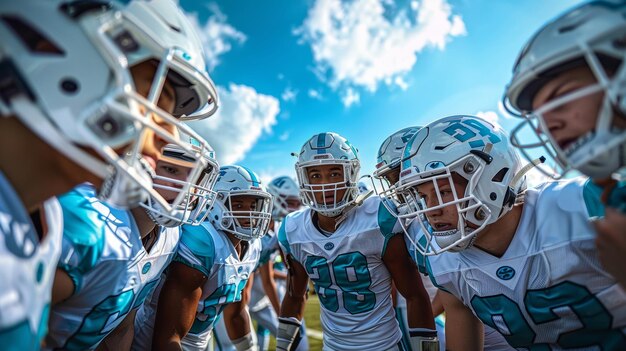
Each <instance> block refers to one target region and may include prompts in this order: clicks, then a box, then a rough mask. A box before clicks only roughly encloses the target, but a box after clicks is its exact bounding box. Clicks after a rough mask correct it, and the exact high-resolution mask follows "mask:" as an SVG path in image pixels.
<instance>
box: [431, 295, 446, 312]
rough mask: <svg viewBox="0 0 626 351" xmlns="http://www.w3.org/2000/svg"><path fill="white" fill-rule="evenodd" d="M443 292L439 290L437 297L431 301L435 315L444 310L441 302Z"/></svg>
mask: <svg viewBox="0 0 626 351" xmlns="http://www.w3.org/2000/svg"><path fill="white" fill-rule="evenodd" d="M441 294H443V291H441V290H437V293H436V294H435V298H434V299H433V301H431V303H430V304H431V305H432V307H433V316H435V317H436V316H438V315H440V314H442V313H443V312H444V310H443V304H442V303H441Z"/></svg>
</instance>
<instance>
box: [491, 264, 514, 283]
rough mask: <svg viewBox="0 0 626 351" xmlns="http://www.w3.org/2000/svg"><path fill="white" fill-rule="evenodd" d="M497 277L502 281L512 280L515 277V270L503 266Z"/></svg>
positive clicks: (497, 272) (499, 269)
mask: <svg viewBox="0 0 626 351" xmlns="http://www.w3.org/2000/svg"><path fill="white" fill-rule="evenodd" d="M496 275H497V276H498V278H500V279H502V280H511V279H512V278H513V277H514V276H515V270H514V269H513V268H512V267H509V266H502V267H500V268H498V270H497V271H496Z"/></svg>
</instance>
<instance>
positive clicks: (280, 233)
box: [278, 217, 291, 256]
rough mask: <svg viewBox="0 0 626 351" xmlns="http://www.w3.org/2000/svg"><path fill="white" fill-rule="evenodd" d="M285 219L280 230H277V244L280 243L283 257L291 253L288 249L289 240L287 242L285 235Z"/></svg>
mask: <svg viewBox="0 0 626 351" xmlns="http://www.w3.org/2000/svg"><path fill="white" fill-rule="evenodd" d="M287 218H288V217H285V219H284V220H283V223H282V225H281V226H280V229H279V230H278V242H280V246H282V247H283V251H284V254H285V256H286V255H288V254H290V253H291V248H290V247H289V240H287V233H285V226H286V225H287Z"/></svg>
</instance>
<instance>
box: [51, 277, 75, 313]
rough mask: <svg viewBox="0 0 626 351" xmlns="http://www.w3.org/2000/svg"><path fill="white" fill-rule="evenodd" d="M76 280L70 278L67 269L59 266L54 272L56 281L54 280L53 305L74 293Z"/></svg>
mask: <svg viewBox="0 0 626 351" xmlns="http://www.w3.org/2000/svg"><path fill="white" fill-rule="evenodd" d="M74 289H75V286H74V281H73V280H72V278H70V276H69V274H67V272H66V271H64V270H62V269H60V268H57V270H56V272H55V273H54V281H53V282H52V296H51V301H52V306H54V305H56V304H57V303H59V302H62V301H65V300H67V299H68V298H70V297H71V296H72V295H74Z"/></svg>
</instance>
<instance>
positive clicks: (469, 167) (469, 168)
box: [463, 162, 476, 173]
mask: <svg viewBox="0 0 626 351" xmlns="http://www.w3.org/2000/svg"><path fill="white" fill-rule="evenodd" d="M474 170H476V167H474V164H473V163H471V162H467V163H465V165H463V171H465V173H473V172H474Z"/></svg>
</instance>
